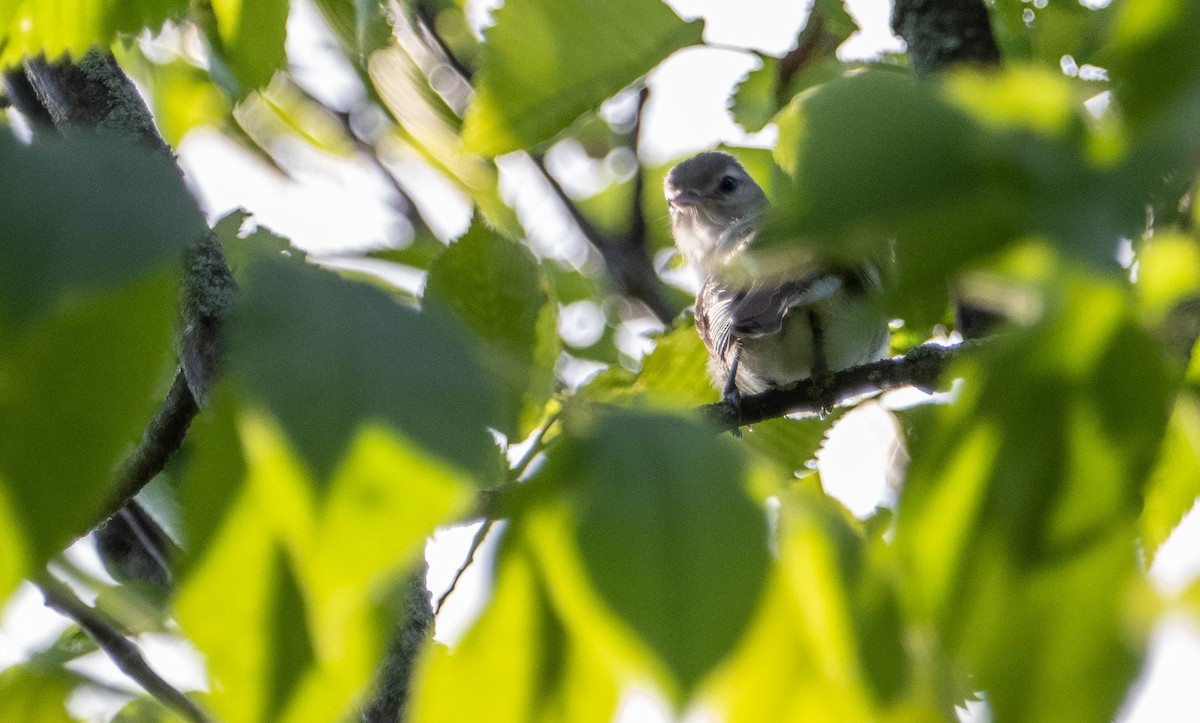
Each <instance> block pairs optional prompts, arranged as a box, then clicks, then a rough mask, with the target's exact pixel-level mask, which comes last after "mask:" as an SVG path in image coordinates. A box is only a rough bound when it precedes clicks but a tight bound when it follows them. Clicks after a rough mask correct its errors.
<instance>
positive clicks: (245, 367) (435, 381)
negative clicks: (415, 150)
mask: <svg viewBox="0 0 1200 723" xmlns="http://www.w3.org/2000/svg"><path fill="white" fill-rule="evenodd" d="M231 327H232V328H231V334H230V341H231V350H232V351H231V362H232V364H231V367H232V368H231V371H232V372H233V373H234V375H235V376H237V377H238V378H239V379H241V380H242V381H243V382H244V388H245V389H246V390H248V392H249V393H250V394H251V396H252V397H254V398H255V399H258V400H261V401H262V402H263V403H265V404H266V406H267V407H268V408H269V409H270V410H271V411H272V412H273V413H274V414H275V415H276V416H277V417H278V418H279V420H280V422H282V423H283V425H284V427H285V428H286V429H287V432H288V436H289V437H291V438H292V439H293V440H294V442H295V444H296V446H297V448H298V450H299V452H300V454H301V455H302V456H303V457H304V458H305V459H306V460H308V462H309V463H310V464H312V465H313V468H314V469H315V471H316V474H317V476H318V478H325V477H327V476H328V475H329V474H330V472H331V471H332V470H333V468H334V467H335V465H336V462H337V460H338V459H339V458H340V457H341V455H342V453H343V451H344V450H345V448H346V445H347V443H348V442H349V440H350V438H351V436H352V435H353V434H354V432H355V430H357V429H358V427H359V426H360V425H362V424H363V423H364V422H366V421H368V420H377V421H381V422H385V423H387V424H389V425H392V426H394V428H395V429H396V430H397V431H398V432H401V433H403V434H405V435H407V436H408V437H410V438H411V439H413V440H414V441H415V442H416V443H417V444H419V445H421V446H423V447H424V448H426V449H428V450H429V451H430V452H431V453H433V454H434V455H437V456H438V457H440V458H442V459H445V460H447V461H449V462H452V463H454V464H457V465H459V466H461V467H462V468H464V469H467V470H473V471H477V472H480V471H482V470H485V469H490V464H491V462H492V460H493V455H494V451H493V449H494V445H493V443H492V440H491V437H490V435H489V433H488V431H487V428H488V427H498V426H500V424H501V419H502V418H501V415H500V410H501V409H502V407H501V403H500V397H499V395H498V392H497V390H496V389H495V387H494V385H493V384H492V383H491V381H490V375H489V374H488V373H487V372H486V370H485V368H484V367H483V366H482V365H481V363H480V362H479V360H478V359H477V358H476V356H475V353H474V350H473V349H472V347H471V344H470V342H469V340H468V339H467V338H466V335H465V334H464V331H463V329H462V328H461V327H460V326H459V325H458V324H457V323H456V322H455V321H454V320H453V319H450V318H448V317H446V316H443V315H439V314H436V313H434V312H433V311H431V310H427V311H425V312H422V313H420V314H417V313H415V312H413V311H412V310H410V309H408V308H405V307H404V306H402V305H401V304H399V303H397V302H396V301H394V300H393V299H392V298H390V297H389V296H388V295H387V294H386V293H385V292H384V291H382V290H380V289H376V288H372V287H368V286H365V285H362V284H357V283H352V282H348V281H344V280H342V279H340V278H338V277H337V276H335V275H334V274H331V273H328V272H324V271H321V270H319V269H317V268H315V267H309V266H306V265H304V264H300V263H296V262H294V261H287V260H284V261H278V260H274V261H267V260H265V259H264V260H263V261H262V262H259V263H256V264H254V265H252V266H251V267H250V269H249V271H248V274H247V279H246V283H245V286H244V288H243V294H242V298H241V299H240V305H239V307H238V308H237V309H236V311H235V313H234V318H233V320H232V324H231Z"/></svg>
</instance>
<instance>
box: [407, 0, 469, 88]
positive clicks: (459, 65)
mask: <svg viewBox="0 0 1200 723" xmlns="http://www.w3.org/2000/svg"><path fill="white" fill-rule="evenodd" d="M412 9H413V13H414V14H415V15H416V19H417V21H418V24H419V25H420V26H421V29H422V30H424V31H425V33H426V34H427V35H429V38H430V39H431V40H432V41H433V43H434V45H436V46H437V50H438V52H439V54H440V55H441V56H442V57H443V59H444V60H445V61H446V62H447V63H448V64H449V65H450V67H451V68H454V71H455V72H456V73H458V74H459V75H460V76H462V78H463V80H465V81H467V82H468V83H470V82H471V81H472V79H473V78H474V75H475V71H474V70H472V69H471V68H468V67H467V64H466V63H464V62H462V61H461V60H459V58H458V55H457V54H455V52H454V51H453V50H451V49H450V45H449V44H448V43H446V40H445V38H443V37H442V35H441V33H439V32H438V30H437V23H436V22H435V20H436V19H435V18H434V17H433V15H432V14H431V13H430V10H431V8H430V7H429V6H428V4H427V3H425V2H422V1H421V0H418V1H417V2H415V3H413V4H412Z"/></svg>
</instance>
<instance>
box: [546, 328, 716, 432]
mask: <svg viewBox="0 0 1200 723" xmlns="http://www.w3.org/2000/svg"><path fill="white" fill-rule="evenodd" d="M707 364H708V351H707V350H705V348H704V342H703V341H701V340H700V335H699V334H698V333H696V326H695V324H694V323H693V322H692V321H690V320H689V321H687V322H682V323H680V324H679V325H678V326H677V328H675V329H672V330H671V331H669V332H667V333H666V334H664V335H662V336H660V337H659V338H658V339H657V340H656V341H655V345H654V351H652V352H650V353H649V354H647V355H646V357H645V359H644V360H643V361H642V370H641V372H639V373H638V374H632V373H630V372H629V371H627V370H625V369H622V368H620V367H613V368H609V369H606V370H604V371H602V372H600V373H599V374H597V375H596V376H595V377H593V378H592V379H591V380H590V381H589V382H588V383H587V384H586V385H584V386H583V387H582V388H580V389H579V391H578V392H577V393H576V394H575V396H573V397H572V398H571V402H570V403H571V404H578V403H583V404H587V403H593V402H601V403H604V404H616V405H620V406H626V407H640V406H646V405H649V406H652V407H658V408H661V409H675V410H691V409H694V408H696V407H698V406H700V405H701V404H710V403H712V402H715V401H717V400H718V399H719V396H718V394H717V391H716V389H715V388H714V387H713V385H712V382H711V381H710V380H709V377H708V373H707V372H706V371H705V369H706V367H707Z"/></svg>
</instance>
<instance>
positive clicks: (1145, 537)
mask: <svg viewBox="0 0 1200 723" xmlns="http://www.w3.org/2000/svg"><path fill="white" fill-rule="evenodd" d="M1197 498H1200V404H1198V402H1197V400H1196V397H1195V396H1194V395H1192V394H1188V393H1184V394H1181V395H1180V396H1179V398H1178V399H1176V401H1175V410H1174V412H1172V414H1171V420H1170V422H1169V423H1168V424H1167V429H1166V436H1165V437H1164V439H1163V447H1162V452H1161V453H1160V455H1159V459H1158V463H1157V464H1156V465H1155V468H1154V472H1153V473H1152V474H1151V476H1150V481H1149V483H1148V484H1147V485H1146V504H1145V508H1144V509H1143V510H1142V533H1141V539H1142V549H1143V550H1145V553H1146V566H1147V567H1149V566H1150V565H1151V564H1153V562H1154V556H1155V555H1156V554H1157V552H1158V549H1159V548H1160V547H1161V546H1162V544H1163V543H1164V542H1166V541H1167V538H1168V537H1169V536H1170V535H1171V531H1172V530H1174V529H1175V526H1176V525H1178V524H1179V521H1180V520H1182V519H1183V516H1184V515H1185V514H1187V512H1188V510H1190V509H1192V507H1194V506H1195V504H1196V500H1197Z"/></svg>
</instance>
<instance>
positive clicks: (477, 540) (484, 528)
mask: <svg viewBox="0 0 1200 723" xmlns="http://www.w3.org/2000/svg"><path fill="white" fill-rule="evenodd" d="M495 522H496V521H495V520H493V519H486V520H484V521H483V524H481V525H480V526H479V529H478V530H475V536H474V537H473V538H471V549H470V550H469V551H468V552H467V559H466V560H463V564H462V565H461V566H460V567H459V568H458V572H456V573H454V579H453V580H452V581H450V587H448V588H446V592H444V593H442V596H441V597H439V598H438V601H437V606H436V607H434V609H433V614H434V617H436V616H438V615H439V614H441V612H442V606H443V605H445V604H446V599H447V598H449V597H450V593H452V592H454V588H456V587H458V581H459V580H461V579H462V576H463V574H464V573H465V572H466V571H467V568H468V567H470V566H471V563H472V562H474V561H475V553H477V552H479V548H480V547H481V546H482V545H483V540H484V538H486V537H487V534H488V532H490V531H491V529H492V525H493V524H495Z"/></svg>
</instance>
